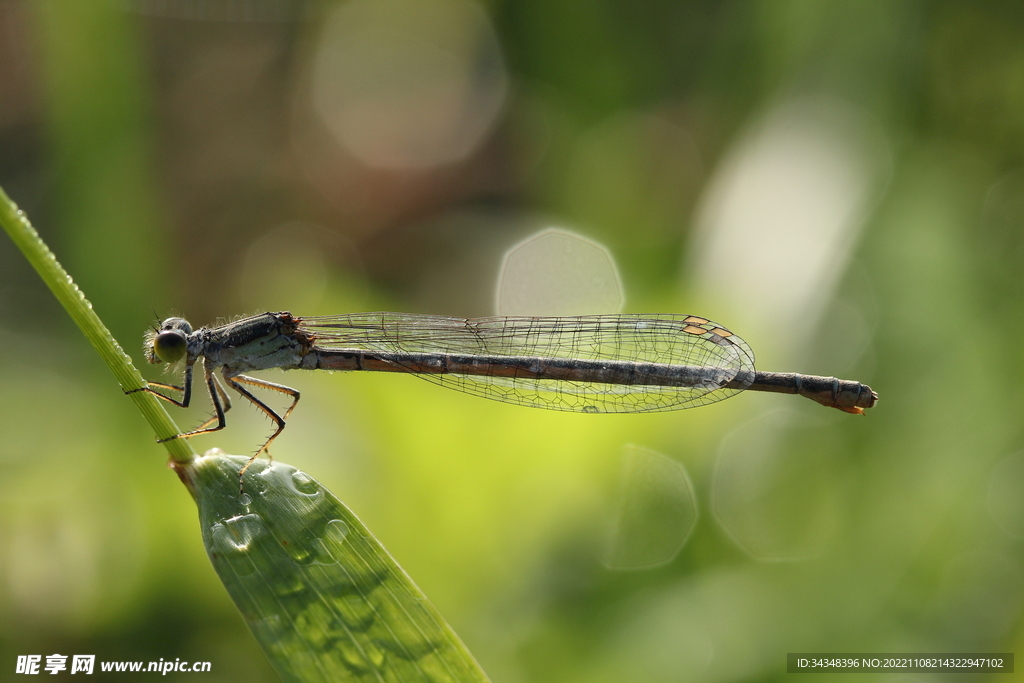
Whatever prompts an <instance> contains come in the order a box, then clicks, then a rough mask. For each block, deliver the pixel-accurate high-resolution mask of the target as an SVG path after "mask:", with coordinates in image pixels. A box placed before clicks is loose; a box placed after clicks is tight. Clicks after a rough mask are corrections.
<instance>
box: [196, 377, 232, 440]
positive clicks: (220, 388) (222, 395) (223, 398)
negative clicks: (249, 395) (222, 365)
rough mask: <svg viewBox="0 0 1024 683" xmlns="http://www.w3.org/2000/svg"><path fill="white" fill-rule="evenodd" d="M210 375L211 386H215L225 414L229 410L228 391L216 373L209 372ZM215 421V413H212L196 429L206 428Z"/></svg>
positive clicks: (229, 398)
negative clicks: (211, 378)
mask: <svg viewBox="0 0 1024 683" xmlns="http://www.w3.org/2000/svg"><path fill="white" fill-rule="evenodd" d="M210 376H211V377H213V386H214V387H216V389H217V395H218V396H220V400H221V403H222V404H223V405H224V415H225V416H227V412H228V411H229V410H231V397H230V396H228V392H227V390H225V389H224V385H223V384H221V383H220V380H219V379H217V375H216V374H214V373H211V375H210ZM216 421H217V415H216V414H213V415H211V416H210V418H209V419H207V420H206V421H205V422H203V423H202V424H201V425H199V426H198V427H196V429H197V430H202V429H206V428H207V427H209V426H210V425H211V424H213V423H214V422H216ZM213 431H216V430H213Z"/></svg>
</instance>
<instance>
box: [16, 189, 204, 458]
mask: <svg viewBox="0 0 1024 683" xmlns="http://www.w3.org/2000/svg"><path fill="white" fill-rule="evenodd" d="M0 225H3V228H4V230H5V231H6V232H7V234H8V235H10V236H11V239H12V240H13V241H14V244H15V245H17V247H18V248H19V249H20V250H21V253H22V254H24V256H25V258H26V259H27V260H28V262H29V263H31V264H32V267H33V268H35V269H36V272H37V273H39V277H41V278H42V279H43V282H45V283H46V286H47V287H49V288H50V291H51V292H53V295H54V296H55V297H57V301H59V302H60V304H61V305H62V306H63V307H64V310H65V311H67V312H68V315H70V316H71V319H72V320H74V321H75V324H76V325H78V328H79V329H80V330H81V331H82V334H84V335H85V337H86V339H88V340H89V343H91V344H92V345H93V347H94V348H95V349H96V351H97V352H98V353H99V354H100V357H101V358H102V359H103V361H104V362H105V363H106V364H107V367H108V368H110V371H111V372H112V373H114V377H116V378H117V381H118V382H119V383H120V384H121V387H122V388H123V389H136V388H139V387H143V386H145V382H144V381H143V379H142V375H140V374H139V371H138V370H137V369H136V368H135V365H134V364H133V363H132V360H131V358H129V357H128V354H126V353H125V352H124V350H123V349H121V346H120V345H119V344H118V343H117V341H116V340H115V339H114V337H113V336H112V335H111V334H110V330H108V329H107V326H106V325H104V324H103V321H102V320H100V317H99V316H98V315H96V312H95V311H93V310H92V304H91V303H89V301H88V300H87V299H86V298H85V295H84V294H82V290H80V289H79V288H78V286H77V285H75V283H74V281H73V280H72V279H71V276H70V275H68V273H67V271H66V270H64V268H63V267H62V266H61V265H60V263H59V262H58V261H57V257H56V256H54V255H53V252H52V251H50V248H49V247H47V246H46V243H44V242H43V240H42V238H40V237H39V233H37V232H36V230H35V228H33V227H32V224H31V223H29V221H28V217H26V216H25V213H24V212H23V211H20V210H19V209H18V207H17V206H16V205H15V204H14V202H12V201H11V199H10V197H8V196H7V193H6V192H4V190H3V188H0ZM129 395H130V396H131V398H132V400H133V401H135V405H136V406H137V407H138V409H139V411H140V412H141V413H142V415H143V417H145V418H146V420H147V421H148V422H149V424H150V426H151V427H152V428H153V431H154V432H156V435H157V438H159V439H164V438H168V437H171V436H174V435H175V434H177V433H178V428H177V427H176V426H175V424H174V422H173V421H172V420H171V418H170V416H169V415H168V414H167V411H166V410H164V407H163V405H161V404H160V400H159V399H157V398H156V397H155V396H153V395H152V394H149V393H147V392H144V391H139V392H136V393H134V394H129ZM165 445H166V446H167V452H168V453H169V454H170V456H171V459H172V460H174V461H175V462H188V461H189V460H191V459H192V458H194V457H195V452H194V451H193V450H192V448H191V446H189V445H188V442H187V441H185V440H184V439H175V440H174V441H168V442H166V443H165Z"/></svg>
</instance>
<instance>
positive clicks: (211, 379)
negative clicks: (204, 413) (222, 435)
mask: <svg viewBox="0 0 1024 683" xmlns="http://www.w3.org/2000/svg"><path fill="white" fill-rule="evenodd" d="M190 369H191V368H190ZM203 371H204V373H205V375H206V391H207V392H208V393H209V394H210V400H211V401H213V409H214V411H215V412H216V415H214V417H211V418H210V419H209V420H206V421H205V422H203V423H202V424H201V425H199V426H198V427H197V428H195V429H193V430H192V431H189V432H184V433H182V434H178V435H177V436H172V437H170V438H167V439H160V440H159V441H157V443H163V442H165V441H171V440H173V439H188V438H190V437H193V436H196V435H197V434H208V433H210V432H217V431H220V430H221V429H224V426H225V425H226V424H227V421H226V420H225V419H224V413H225V412H226V411H225V408H224V406H223V405H221V401H220V395H219V393H224V389H223V388H222V387H220V386H218V384H217V378H216V377H215V376H214V374H213V371H212V370H211V369H210V366H209V365H206V364H205V363H204V364H203ZM186 377H187V375H186ZM188 379H191V378H188ZM188 385H189V382H188V381H186V386H188ZM218 392H219V393H218ZM228 407H229V408H230V407H231V404H230V402H229V403H228ZM214 420H216V421H217V426H216V427H210V426H209V425H210V423H211V422H213V421H214Z"/></svg>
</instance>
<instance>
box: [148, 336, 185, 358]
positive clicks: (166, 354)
mask: <svg viewBox="0 0 1024 683" xmlns="http://www.w3.org/2000/svg"><path fill="white" fill-rule="evenodd" d="M187 350H188V340H187V339H186V338H185V333H184V332H182V331H181V330H163V331H162V332H160V333H159V334H158V335H156V339H154V340H153V353H154V354H155V355H156V357H157V358H159V359H160V360H162V361H163V362H165V363H173V362H175V361H179V360H181V359H182V358H184V357H185V352H186V351H187Z"/></svg>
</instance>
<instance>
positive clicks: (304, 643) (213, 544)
mask: <svg viewBox="0 0 1024 683" xmlns="http://www.w3.org/2000/svg"><path fill="white" fill-rule="evenodd" d="M246 462H247V458H245V457H241V456H228V455H223V454H222V453H220V452H217V451H211V452H210V453H207V454H206V455H204V456H203V457H201V458H198V459H196V460H195V461H194V462H193V463H191V464H187V465H179V466H178V467H177V468H176V469H177V470H178V473H179V476H180V477H181V479H182V481H184V482H185V484H186V485H187V486H188V487H189V488H190V489H191V490H192V492H193V495H194V496H195V499H196V503H197V504H198V505H199V522H200V525H201V526H202V532H203V542H204V543H205V545H206V551H207V553H209V556H210V560H211V562H213V566H214V568H215V569H216V570H217V574H218V575H220V578H221V581H223V583H224V586H225V587H226V588H227V589H228V593H229V594H230V595H231V598H232V599H233V600H234V601H235V605H236V606H237V607H238V609H239V610H241V612H242V614H243V616H244V617H245V620H246V622H247V623H248V625H249V628H251V629H252V632H253V634H254V635H255V636H256V639H257V640H258V641H259V642H260V645H261V646H262V647H263V650H264V652H265V653H266V654H267V657H268V658H269V659H270V661H271V663H272V665H273V666H274V668H275V669H277V671H278V673H279V674H280V675H281V677H282V678H283V679H284V680H286V681H302V682H304V683H309V682H312V681H325V682H327V681H330V682H332V683H333V682H337V681H395V682H398V681H403V682H404V681H423V682H426V681H430V682H434V683H440V682H441V681H453V682H454V681H459V682H469V681H487V676H486V675H485V674H484V672H483V671H482V670H481V669H480V667H479V665H478V664H477V663H476V661H475V660H474V659H473V656H472V655H471V654H470V653H469V651H468V650H467V649H466V647H465V645H463V644H462V642H461V641H460V640H459V638H458V636H456V635H455V632H454V631H452V629H451V627H449V626H448V624H447V623H446V622H445V621H444V619H443V618H442V617H441V615H440V614H439V613H438V612H437V610H436V609H435V608H434V607H433V605H431V604H430V602H429V601H428V600H427V599H426V597H425V596H424V595H423V593H422V592H421V591H420V590H419V588H417V587H416V584H414V583H413V582H412V579H410V578H409V577H408V575H406V573H405V572H404V571H403V570H402V568H401V567H399V566H398V564H397V563H396V562H395V561H394V560H393V559H392V558H391V556H390V555H388V553H387V551H386V550H384V548H383V547H382V546H381V545H380V543H378V542H377V539H375V538H374V537H373V535H372V534H371V533H370V532H369V531H368V530H367V528H366V527H365V526H363V524H362V522H360V521H359V519H358V518H357V517H356V516H355V515H354V514H352V512H351V511H349V509H348V508H346V507H345V506H344V505H343V504H342V503H341V501H340V500H338V499H337V498H336V497H335V496H334V495H333V494H332V493H331V492H330V491H328V490H327V489H325V488H324V487H323V486H321V485H320V484H319V483H318V482H317V481H316V480H314V479H313V478H312V477H310V476H309V475H308V474H306V473H305V472H301V471H299V470H296V469H295V468H294V467H291V466H289V465H285V464H282V463H280V462H277V461H274V462H273V463H268V462H267V461H264V460H259V461H256V462H255V463H254V464H253V466H252V467H250V468H249V469H248V470H247V471H246V473H245V495H244V496H242V497H241V498H240V497H239V495H238V472H239V470H240V469H241V467H242V465H244V464H245V463H246Z"/></svg>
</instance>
